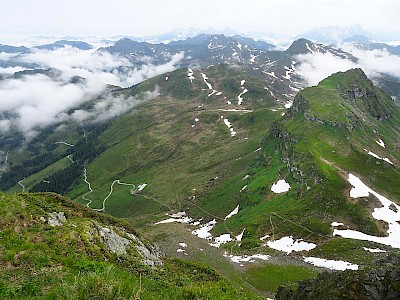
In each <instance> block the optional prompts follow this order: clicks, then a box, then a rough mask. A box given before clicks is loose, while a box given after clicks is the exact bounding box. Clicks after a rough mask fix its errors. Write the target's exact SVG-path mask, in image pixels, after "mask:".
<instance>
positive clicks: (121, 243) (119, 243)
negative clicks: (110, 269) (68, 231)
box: [93, 222, 163, 267]
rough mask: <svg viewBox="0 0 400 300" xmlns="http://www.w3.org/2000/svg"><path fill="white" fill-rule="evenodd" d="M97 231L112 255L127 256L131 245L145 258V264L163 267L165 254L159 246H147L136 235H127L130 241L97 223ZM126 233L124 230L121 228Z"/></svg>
mask: <svg viewBox="0 0 400 300" xmlns="http://www.w3.org/2000/svg"><path fill="white" fill-rule="evenodd" d="M93 223H94V224H95V227H96V228H95V229H96V230H97V232H98V235H99V238H100V240H101V241H102V242H103V243H104V245H105V246H106V248H107V250H108V251H110V252H111V253H115V254H116V255H118V256H121V255H125V254H126V253H127V249H128V248H129V246H130V244H133V245H134V247H135V248H136V250H137V251H138V253H139V254H140V255H142V256H143V261H142V262H143V263H144V264H146V265H148V266H150V267H155V266H161V265H162V260H161V257H162V256H163V254H162V253H161V252H160V251H159V249H158V247H157V246H155V245H154V246H146V245H145V244H144V243H143V242H142V241H141V240H140V239H138V238H137V237H136V236H135V235H134V234H131V233H125V234H126V235H127V236H128V237H129V239H127V238H124V237H122V236H120V235H118V234H117V233H116V232H115V231H114V230H112V229H110V228H107V227H102V226H100V225H99V224H97V223H96V222H93ZM120 229H121V230H123V231H124V228H120Z"/></svg>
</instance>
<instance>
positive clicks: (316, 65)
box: [296, 44, 400, 85]
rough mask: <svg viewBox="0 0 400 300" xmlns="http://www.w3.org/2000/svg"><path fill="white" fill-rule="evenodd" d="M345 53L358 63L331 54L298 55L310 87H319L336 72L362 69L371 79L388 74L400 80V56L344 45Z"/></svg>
mask: <svg viewBox="0 0 400 300" xmlns="http://www.w3.org/2000/svg"><path fill="white" fill-rule="evenodd" d="M340 48H341V49H342V50H343V51H346V52H349V53H351V54H352V55H353V56H355V57H357V58H358V61H357V62H356V63H355V62H351V61H349V60H345V59H341V58H339V57H337V56H334V55H333V54H330V53H325V54H322V53H315V54H311V53H310V54H303V55H298V56H297V58H296V60H297V61H298V62H299V63H300V64H299V66H298V67H297V69H298V72H299V73H300V75H301V76H302V77H303V78H304V79H305V81H306V82H307V84H308V85H317V84H318V83H319V82H320V81H321V80H322V79H324V78H326V77H328V76H329V75H331V74H333V73H336V72H340V71H341V72H343V71H347V70H349V69H352V68H361V69H363V70H364V72H365V73H366V75H367V76H368V77H369V78H370V79H374V78H376V77H379V76H380V74H382V73H384V74H388V75H391V76H394V77H398V78H400V69H399V68H398V66H399V65H400V56H397V55H392V54H390V53H389V52H387V51H386V50H371V51H368V50H360V49H358V48H356V47H354V46H353V45H350V44H342V45H340Z"/></svg>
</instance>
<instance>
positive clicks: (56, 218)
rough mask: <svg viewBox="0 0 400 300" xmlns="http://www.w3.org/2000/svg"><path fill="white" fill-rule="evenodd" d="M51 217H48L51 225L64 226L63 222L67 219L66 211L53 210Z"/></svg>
mask: <svg viewBox="0 0 400 300" xmlns="http://www.w3.org/2000/svg"><path fill="white" fill-rule="evenodd" d="M49 215H50V216H49V218H48V223H49V225H50V226H52V227H55V226H63V223H65V222H66V221H67V219H66V218H65V214H64V212H62V211H60V212H52V213H49Z"/></svg>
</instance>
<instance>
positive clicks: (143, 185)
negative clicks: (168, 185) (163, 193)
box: [137, 183, 147, 193]
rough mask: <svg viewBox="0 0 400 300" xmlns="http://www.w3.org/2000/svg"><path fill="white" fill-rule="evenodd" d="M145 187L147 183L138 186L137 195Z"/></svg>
mask: <svg viewBox="0 0 400 300" xmlns="http://www.w3.org/2000/svg"><path fill="white" fill-rule="evenodd" d="M146 186H147V183H142V184H139V185H138V187H137V191H138V193H139V192H141V191H143V189H144V188H145V187H146Z"/></svg>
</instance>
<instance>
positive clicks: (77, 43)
mask: <svg viewBox="0 0 400 300" xmlns="http://www.w3.org/2000/svg"><path fill="white" fill-rule="evenodd" d="M65 46H71V47H73V48H77V49H80V50H90V49H92V48H93V47H92V46H91V45H90V44H88V43H86V42H82V41H68V40H60V41H57V42H54V43H52V44H46V45H40V46H36V47H35V48H36V49H41V50H42V49H44V50H56V49H59V48H63V47H65Z"/></svg>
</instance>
